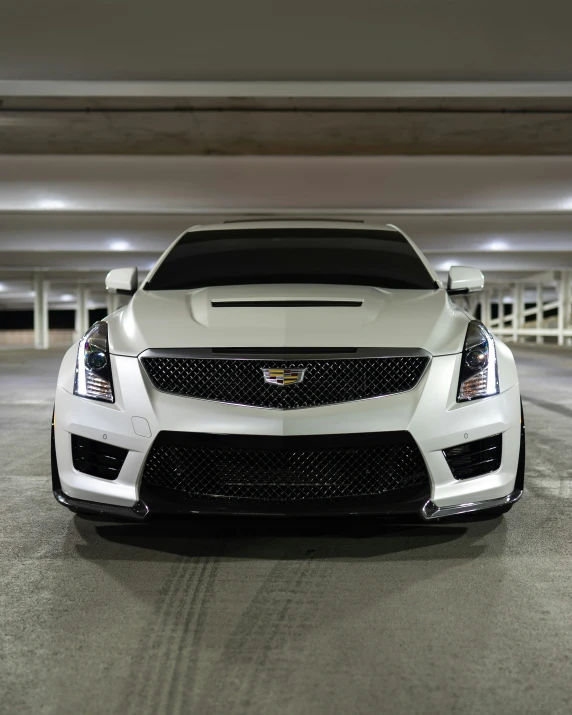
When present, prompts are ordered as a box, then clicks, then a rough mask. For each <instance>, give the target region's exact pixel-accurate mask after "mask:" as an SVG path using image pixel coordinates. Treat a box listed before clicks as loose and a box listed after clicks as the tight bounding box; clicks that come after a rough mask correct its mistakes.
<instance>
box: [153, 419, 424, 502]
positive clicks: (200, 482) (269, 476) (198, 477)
mask: <svg viewBox="0 0 572 715" xmlns="http://www.w3.org/2000/svg"><path fill="white" fill-rule="evenodd" d="M143 483H144V484H147V485H150V486H155V487H163V488H167V489H171V490H176V491H177V492H179V493H180V494H181V495H183V494H184V495H185V496H186V497H195V498H200V499H221V500H254V501H265V502H269V501H270V502H271V501H277V502H284V501H298V500H311V499H339V498H343V497H375V496H380V495H382V494H384V493H386V492H393V491H396V490H399V489H406V488H410V487H417V486H422V485H428V484H429V477H428V474H427V470H426V467H425V462H424V460H423V457H422V456H421V453H420V451H419V448H418V447H417V445H416V443H415V441H414V440H413V438H412V437H411V435H409V433H407V432H393V433H371V434H365V435H364V434H357V435H317V436H304V437H283V438H280V437H258V436H238V435H207V434H198V433H193V434H189V433H176V432H174V433H173V432H161V433H160V434H159V435H158V437H157V439H156V440H155V443H154V444H153V447H152V448H151V450H150V452H149V455H148V457H147V462H146V464H145V470H144V474H143Z"/></svg>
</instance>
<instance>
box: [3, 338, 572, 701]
mask: <svg viewBox="0 0 572 715" xmlns="http://www.w3.org/2000/svg"><path fill="white" fill-rule="evenodd" d="M517 357H518V363H519V368H520V375H521V382H522V390H523V396H524V406H525V412H526V419H527V425H528V440H529V450H528V454H529V461H528V465H529V466H528V470H527V484H526V493H525V498H524V500H523V501H522V502H521V503H520V504H518V505H517V506H516V507H515V508H514V509H513V510H512V511H511V512H510V514H508V515H506V516H504V517H501V518H497V519H490V520H488V521H482V522H470V523H453V524H440V525H431V526H425V525H423V524H418V525H395V524H383V523H380V522H379V521H375V520H361V521H355V520H353V521H335V522H325V523H314V524H311V523H306V522H297V523H293V524H292V523H284V522H281V523H278V524H276V523H272V522H256V521H245V522H240V521H239V522H232V523H229V522H227V523H224V522H220V521H216V522H215V521H212V522H207V521H205V520H201V521H198V522H177V523H171V524H169V523H155V524H143V525H138V524H134V525H131V524H127V525H123V524H119V523H113V522H102V521H100V522H97V521H89V520H86V519H82V518H80V517H77V516H73V515H72V514H71V513H70V512H68V511H67V510H65V509H63V508H62V507H60V506H58V505H57V504H56V502H55V501H54V500H53V498H52V496H51V492H50V483H49V479H48V469H49V448H48V437H49V421H50V415H51V409H52V394H53V389H54V379H55V374H56V371H57V365H58V363H59V359H60V353H58V352H47V353H45V354H38V353H34V352H31V351H30V352H23V351H22V352H12V351H10V352H3V353H0V449H1V453H2V459H1V460H0V479H1V480H2V486H3V489H2V501H1V506H0V509H1V512H2V513H1V518H0V530H1V536H2V543H3V547H2V550H1V552H0V559H1V561H2V563H1V568H0V572H1V582H2V585H1V591H0V594H1V597H2V601H1V604H2V607H1V610H0V637H1V638H2V654H3V657H2V659H1V661H0V693H2V695H1V697H0V712H1V713H9V714H12V713H14V714H17V713H54V714H55V713H57V714H58V715H64V714H66V713H70V714H73V715H77V713H90V714H91V713H94V714H95V713H102V714H103V713H105V714H109V713H127V714H129V713H133V714H134V713H137V714H138V715H146V714H149V715H151V714H153V715H155V714H156V713H189V712H193V713H201V715H202V714H203V713H205V714H208V713H222V712H226V713H264V714H265V715H267V714H268V715H271V714H273V713H324V714H326V713H327V714H328V715H329V714H331V713H349V712H359V713H392V714H401V713H408V714H409V713H432V714H433V713H436V712H437V713H456V714H463V713H471V714H475V713H495V712H503V713H534V714H535V715H539V714H542V713H547V714H548V713H550V714H551V715H553V714H555V713H570V712H571V710H572V704H571V703H572V597H571V594H572V568H571V563H572V562H571V556H572V519H571V513H570V505H571V503H572V487H571V485H572V459H571V457H572V439H571V434H572V379H571V378H572V353H570V352H564V351H556V350H550V349H547V351H546V352H544V353H541V352H538V351H537V350H535V349H531V348H519V349H518V351H517Z"/></svg>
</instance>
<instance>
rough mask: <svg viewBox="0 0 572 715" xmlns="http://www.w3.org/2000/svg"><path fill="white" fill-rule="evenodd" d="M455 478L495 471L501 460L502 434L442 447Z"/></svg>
mask: <svg viewBox="0 0 572 715" xmlns="http://www.w3.org/2000/svg"><path fill="white" fill-rule="evenodd" d="M443 454H444V455H445V459H446V460H447V464H448V465H449V468H450V469H451V472H452V473H453V476H454V477H455V479H471V477H482V476H483V475H484V474H490V473H491V472H496V470H497V469H499V467H500V465H501V460H502V434H496V435H494V436H493V437H485V438H484V439H477V440H475V441H474V442H467V443H466V444H458V445H457V446H455V447H449V449H444V450H443Z"/></svg>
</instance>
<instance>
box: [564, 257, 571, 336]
mask: <svg viewBox="0 0 572 715" xmlns="http://www.w3.org/2000/svg"><path fill="white" fill-rule="evenodd" d="M562 281H563V287H564V330H568V328H570V320H571V317H572V295H571V286H570V271H565V272H564V274H563V276H562ZM570 344H572V338H568V337H566V338H564V345H568V346H570Z"/></svg>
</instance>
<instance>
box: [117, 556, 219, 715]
mask: <svg viewBox="0 0 572 715" xmlns="http://www.w3.org/2000/svg"><path fill="white" fill-rule="evenodd" d="M217 562H218V558H217V559H213V558H212V557H209V556H207V557H206V558H198V557H196V558H189V557H186V556H183V557H181V560H180V561H179V562H177V563H176V564H173V565H172V566H171V568H170V569H169V571H170V573H169V574H168V576H167V580H166V583H165V587H164V588H163V589H162V590H161V593H160V595H159V598H158V604H157V605H158V608H157V617H156V618H155V619H154V621H153V623H152V625H151V627H150V634H149V636H148V637H145V638H144V639H143V640H142V642H141V643H140V651H141V652H142V653H144V656H143V659H142V661H138V662H137V663H136V664H135V663H134V664H133V679H134V682H136V683H137V686H136V687H135V688H134V689H133V692H132V693H131V694H130V697H129V701H128V703H127V704H126V707H125V710H124V711H125V712H129V713H132V714H133V715H135V713H137V715H141V714H142V713H150V714H152V715H155V713H158V712H169V713H170V712H174V710H173V707H172V702H171V701H172V700H173V699H174V698H175V699H176V697H177V696H176V689H177V687H179V686H180V677H181V672H180V671H181V669H182V667H183V666H182V665H181V661H182V660H183V659H184V656H185V655H186V652H185V651H189V650H192V649H193V645H192V644H193V642H194V641H195V640H196V638H197V629H196V624H195V620H196V618H197V614H198V613H200V612H201V608H202V602H203V599H204V595H205V593H206V589H205V584H206V583H208V582H209V581H212V580H213V579H214V578H215V576H216V568H217ZM209 577H210V578H209ZM189 634H190V638H189ZM158 664H160V665H159V666H158Z"/></svg>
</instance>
